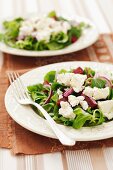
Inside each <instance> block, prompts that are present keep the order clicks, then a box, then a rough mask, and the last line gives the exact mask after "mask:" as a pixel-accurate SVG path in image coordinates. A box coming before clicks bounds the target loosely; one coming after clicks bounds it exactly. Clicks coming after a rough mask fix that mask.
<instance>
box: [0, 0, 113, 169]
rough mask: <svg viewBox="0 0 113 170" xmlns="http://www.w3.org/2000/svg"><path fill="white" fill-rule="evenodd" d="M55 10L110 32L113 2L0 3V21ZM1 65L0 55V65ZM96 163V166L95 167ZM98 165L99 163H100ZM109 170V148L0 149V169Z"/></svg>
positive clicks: (34, 0) (111, 157)
mask: <svg viewBox="0 0 113 170" xmlns="http://www.w3.org/2000/svg"><path fill="white" fill-rule="evenodd" d="M51 10H56V11H57V12H58V13H59V14H61V15H62V14H65V15H66V16H71V17H73V18H75V17H76V15H81V16H83V17H88V18H89V19H91V20H92V21H93V22H94V23H95V25H96V26H97V29H98V31H99V33H110V32H112V31H113V0H0V20H1V21H2V20H3V19H4V18H7V17H12V16H14V17H16V16H21V15H26V14H31V13H40V12H45V13H46V12H49V11H51ZM2 63H3V56H2V53H1V54H0V66H1V65H2ZM95 162H96V164H95ZM100 162H102V163H101V164H100ZM93 169H94V170H98V169H99V170H106V169H108V170H112V169H113V148H100V149H90V150H82V151H66V152H65V153H64V155H63V154H61V153H52V154H43V155H35V156H13V155H12V154H11V153H10V151H9V150H7V149H0V170H93Z"/></svg>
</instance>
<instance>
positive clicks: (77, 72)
mask: <svg viewBox="0 0 113 170" xmlns="http://www.w3.org/2000/svg"><path fill="white" fill-rule="evenodd" d="M73 73H75V74H83V73H84V70H83V69H82V68H81V67H78V68H76V69H74V70H73Z"/></svg>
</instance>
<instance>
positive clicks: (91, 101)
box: [82, 94, 97, 109]
mask: <svg viewBox="0 0 113 170" xmlns="http://www.w3.org/2000/svg"><path fill="white" fill-rule="evenodd" d="M82 96H84V97H85V101H86V102H87V103H88V105H89V106H90V107H91V108H92V109H95V108H97V102H96V101H95V100H94V99H93V98H92V97H88V96H86V95H85V94H82Z"/></svg>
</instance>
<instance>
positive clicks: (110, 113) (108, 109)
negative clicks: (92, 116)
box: [98, 100, 113, 120]
mask: <svg viewBox="0 0 113 170" xmlns="http://www.w3.org/2000/svg"><path fill="white" fill-rule="evenodd" d="M98 107H99V109H100V110H101V111H102V113H103V115H104V116H105V117H107V118H108V119H109V120H110V119H112V118H113V100H106V101H99V102H98Z"/></svg>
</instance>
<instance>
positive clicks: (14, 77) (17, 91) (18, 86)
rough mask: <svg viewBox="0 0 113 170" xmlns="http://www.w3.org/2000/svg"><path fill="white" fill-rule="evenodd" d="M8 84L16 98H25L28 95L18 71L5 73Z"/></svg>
mask: <svg viewBox="0 0 113 170" xmlns="http://www.w3.org/2000/svg"><path fill="white" fill-rule="evenodd" d="M7 75H8V78H9V81H10V84H11V85H12V91H13V94H14V96H15V97H16V99H17V98H18V99H26V98H28V97H29V94H28V93H27V90H26V88H25V86H24V84H23V82H22V80H21V78H20V75H19V73H18V72H8V73H7Z"/></svg>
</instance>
